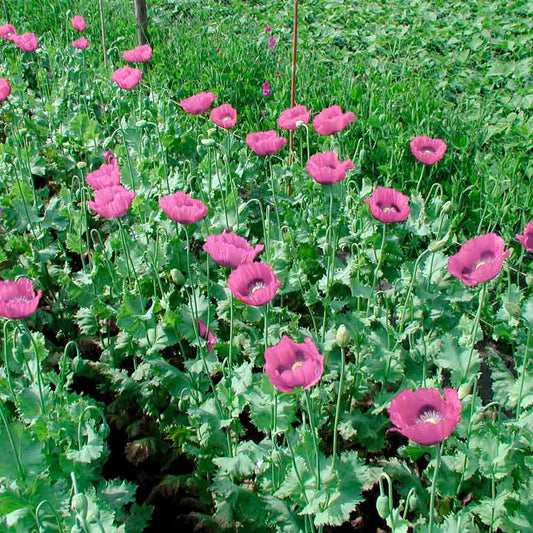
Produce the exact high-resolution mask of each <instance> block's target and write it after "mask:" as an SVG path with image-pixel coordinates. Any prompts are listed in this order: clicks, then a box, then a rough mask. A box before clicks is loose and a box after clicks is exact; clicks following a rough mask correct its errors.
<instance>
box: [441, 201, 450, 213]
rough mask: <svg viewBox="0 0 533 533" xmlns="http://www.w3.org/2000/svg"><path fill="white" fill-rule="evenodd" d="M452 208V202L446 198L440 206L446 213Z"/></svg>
mask: <svg viewBox="0 0 533 533" xmlns="http://www.w3.org/2000/svg"><path fill="white" fill-rule="evenodd" d="M451 208H452V203H451V202H450V201H449V200H448V201H447V202H445V203H444V204H443V206H442V212H443V213H447V212H448V211H449V210H450V209H451Z"/></svg>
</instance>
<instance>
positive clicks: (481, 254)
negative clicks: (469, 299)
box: [447, 233, 510, 287]
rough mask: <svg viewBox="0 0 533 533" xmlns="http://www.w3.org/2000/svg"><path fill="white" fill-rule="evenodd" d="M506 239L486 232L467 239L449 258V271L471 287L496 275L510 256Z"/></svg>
mask: <svg viewBox="0 0 533 533" xmlns="http://www.w3.org/2000/svg"><path fill="white" fill-rule="evenodd" d="M509 254H510V250H505V241H504V240H503V239H502V238H501V237H500V236H499V235H496V233H486V234H484V235H479V236H477V237H474V238H473V239H469V240H467V241H466V242H465V243H464V244H463V245H462V246H461V248H460V249H459V251H458V252H457V253H456V254H455V255H452V256H451V257H449V258H448V267H447V268H448V272H449V273H450V274H451V275H452V276H455V277H456V278H457V279H459V280H461V281H462V282H463V283H464V284H465V285H467V286H469V287H475V286H476V285H477V284H478V283H483V282H485V281H489V280H490V279H492V278H494V277H496V276H497V275H498V274H499V273H500V270H501V269H502V266H503V261H504V260H505V259H506V258H507V257H509Z"/></svg>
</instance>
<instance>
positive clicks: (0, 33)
mask: <svg viewBox="0 0 533 533" xmlns="http://www.w3.org/2000/svg"><path fill="white" fill-rule="evenodd" d="M15 35H17V30H16V29H15V26H13V24H4V25H3V26H0V37H1V38H2V39H4V40H5V41H12V40H13V38H14V37H15Z"/></svg>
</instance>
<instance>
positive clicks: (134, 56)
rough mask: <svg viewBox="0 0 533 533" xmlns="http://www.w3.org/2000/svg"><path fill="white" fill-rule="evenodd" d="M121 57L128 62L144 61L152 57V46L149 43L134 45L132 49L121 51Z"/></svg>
mask: <svg viewBox="0 0 533 533" xmlns="http://www.w3.org/2000/svg"><path fill="white" fill-rule="evenodd" d="M122 57H123V58H124V61H127V62H128V63H146V62H147V61H150V59H152V48H151V47H150V45H149V44H143V45H141V46H136V47H135V48H133V49H132V50H126V51H125V52H122Z"/></svg>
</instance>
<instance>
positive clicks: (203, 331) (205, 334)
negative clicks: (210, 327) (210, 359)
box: [198, 318, 218, 352]
mask: <svg viewBox="0 0 533 533" xmlns="http://www.w3.org/2000/svg"><path fill="white" fill-rule="evenodd" d="M198 335H200V337H201V338H202V339H205V340H206V341H207V351H208V352H210V351H211V350H212V349H213V347H214V346H215V344H216V343H217V342H218V340H217V338H216V337H215V335H214V334H213V333H212V332H211V331H207V326H206V324H205V322H204V321H203V320H201V319H200V318H199V319H198Z"/></svg>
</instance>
